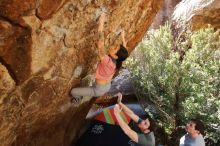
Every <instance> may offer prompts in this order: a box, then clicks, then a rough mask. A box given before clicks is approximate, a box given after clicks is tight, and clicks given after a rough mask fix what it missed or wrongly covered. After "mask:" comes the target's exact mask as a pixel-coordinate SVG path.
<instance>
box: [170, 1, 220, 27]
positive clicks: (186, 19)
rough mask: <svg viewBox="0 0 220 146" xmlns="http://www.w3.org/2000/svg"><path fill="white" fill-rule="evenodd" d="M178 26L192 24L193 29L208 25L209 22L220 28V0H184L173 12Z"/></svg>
mask: <svg viewBox="0 0 220 146" xmlns="http://www.w3.org/2000/svg"><path fill="white" fill-rule="evenodd" d="M173 21H174V22H175V24H176V27H177V28H183V27H185V26H190V27H191V28H192V29H193V30H196V29H200V28H204V27H207V26H208V25H209V24H210V25H211V26H212V27H214V28H216V29H219V28H220V1H219V0H196V1H192V0H182V1H181V2H180V3H179V4H178V5H177V7H176V9H175V11H174V14H173Z"/></svg>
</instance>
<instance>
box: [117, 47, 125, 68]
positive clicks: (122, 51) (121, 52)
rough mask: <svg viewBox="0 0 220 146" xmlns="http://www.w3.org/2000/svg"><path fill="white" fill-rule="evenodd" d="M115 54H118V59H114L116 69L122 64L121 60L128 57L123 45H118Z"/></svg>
mask: <svg viewBox="0 0 220 146" xmlns="http://www.w3.org/2000/svg"><path fill="white" fill-rule="evenodd" d="M116 55H117V56H118V59H116V69H117V70H119V69H120V68H121V66H122V62H123V61H124V60H125V59H126V58H127V57H128V51H127V49H126V48H125V47H124V46H123V45H120V49H119V50H118V52H117V53H116Z"/></svg>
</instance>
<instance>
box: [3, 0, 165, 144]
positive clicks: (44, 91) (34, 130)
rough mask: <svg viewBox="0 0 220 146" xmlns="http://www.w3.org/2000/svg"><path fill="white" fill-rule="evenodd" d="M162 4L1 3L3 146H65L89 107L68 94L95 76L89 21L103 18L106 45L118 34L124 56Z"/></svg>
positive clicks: (99, 0) (84, 0)
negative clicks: (102, 14) (102, 13)
mask: <svg viewBox="0 0 220 146" xmlns="http://www.w3.org/2000/svg"><path fill="white" fill-rule="evenodd" d="M162 3H163V0H157V1H154V0H137V1H133V0H126V1H118V0H111V1H108V0H94V1H91V0H80V1H79V0H77V1H76V0H40V1H36V0H25V1H23V0H16V1H15V0H1V1H0V135H1V136H0V141H1V145H2V146H12V145H13V146H21V145H22V146H52V145H53V146H61V145H63V146H68V145H69V144H70V141H71V140H72V139H74V138H76V135H77V131H78V130H79V128H80V125H81V124H82V121H83V119H84V118H85V116H86V113H87V112H88V110H89V107H90V105H91V102H92V101H91V102H89V101H85V102H84V103H82V105H80V107H77V108H76V107H73V106H71V104H70V103H69V95H68V94H69V91H70V89H71V88H72V87H75V86H78V85H79V82H80V80H81V78H83V77H84V76H86V75H87V74H91V73H93V72H94V66H95V64H96V62H97V51H96V50H97V49H96V43H95V42H96V34H97V22H96V21H95V18H96V17H97V16H98V14H99V12H100V11H101V8H102V9H105V10H107V11H108V18H107V20H108V21H107V24H106V26H105V37H106V42H105V43H106V46H110V45H112V44H114V43H115V42H117V36H116V33H115V32H117V30H119V29H120V28H123V29H124V30H125V31H126V33H127V35H126V40H127V41H128V49H129V51H132V49H133V48H134V47H135V46H136V45H137V43H138V42H139V41H140V40H141V39H142V37H143V35H144V33H145V32H146V30H147V29H148V27H149V26H150V24H151V23H152V21H153V19H154V17H155V15H156V13H157V12H158V10H159V9H160V7H161V5H162Z"/></svg>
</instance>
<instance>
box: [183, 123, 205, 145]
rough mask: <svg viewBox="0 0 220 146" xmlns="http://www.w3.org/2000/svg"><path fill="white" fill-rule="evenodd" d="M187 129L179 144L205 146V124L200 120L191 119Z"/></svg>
mask: <svg viewBox="0 0 220 146" xmlns="http://www.w3.org/2000/svg"><path fill="white" fill-rule="evenodd" d="M185 129H186V132H187V133H186V134H185V135H184V136H183V137H181V139H180V144H179V146H205V141H204V138H203V136H202V133H203V132H204V125H203V123H202V122H201V121H200V120H198V119H191V120H190V121H189V122H188V123H187V124H186V128H185Z"/></svg>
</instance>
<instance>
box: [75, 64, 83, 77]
mask: <svg viewBox="0 0 220 146" xmlns="http://www.w3.org/2000/svg"><path fill="white" fill-rule="evenodd" d="M82 70H83V66H82V65H80V66H77V67H76V69H75V70H74V75H73V76H74V77H75V78H78V77H79V76H80V75H81V73H82Z"/></svg>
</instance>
